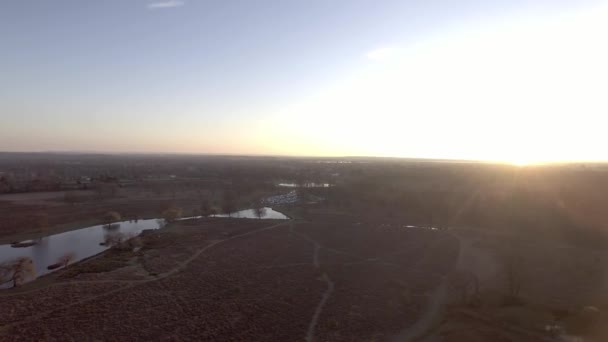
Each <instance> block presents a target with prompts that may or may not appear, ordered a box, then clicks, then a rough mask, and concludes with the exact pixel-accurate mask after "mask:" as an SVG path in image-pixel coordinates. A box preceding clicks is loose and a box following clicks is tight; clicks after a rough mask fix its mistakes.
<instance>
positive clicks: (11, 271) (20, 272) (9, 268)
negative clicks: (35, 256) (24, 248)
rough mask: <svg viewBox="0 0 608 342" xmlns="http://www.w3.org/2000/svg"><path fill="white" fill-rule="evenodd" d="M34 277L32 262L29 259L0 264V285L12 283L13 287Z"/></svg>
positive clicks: (22, 258)
mask: <svg viewBox="0 0 608 342" xmlns="http://www.w3.org/2000/svg"><path fill="white" fill-rule="evenodd" d="M35 277H36V269H35V267H34V261H32V259H31V258H29V257H19V258H17V259H15V260H12V261H8V262H5V263H3V264H0V285H2V284H6V283H12V285H13V287H17V286H19V285H21V284H23V283H24V282H25V281H27V280H28V279H31V278H35Z"/></svg>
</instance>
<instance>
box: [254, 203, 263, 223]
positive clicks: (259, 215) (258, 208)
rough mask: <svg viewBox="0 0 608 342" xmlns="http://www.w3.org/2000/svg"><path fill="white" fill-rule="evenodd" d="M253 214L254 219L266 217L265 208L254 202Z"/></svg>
mask: <svg viewBox="0 0 608 342" xmlns="http://www.w3.org/2000/svg"><path fill="white" fill-rule="evenodd" d="M253 213H254V214H255V217H257V218H258V219H262V217H264V216H265V215H266V208H264V206H263V205H262V202H260V201H256V202H255V203H254V204H253Z"/></svg>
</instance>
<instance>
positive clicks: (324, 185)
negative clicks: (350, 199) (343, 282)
mask: <svg viewBox="0 0 608 342" xmlns="http://www.w3.org/2000/svg"><path fill="white" fill-rule="evenodd" d="M277 186H279V187H282V188H300V187H303V188H329V187H332V186H334V185H333V184H329V183H304V184H297V183H279V184H277Z"/></svg>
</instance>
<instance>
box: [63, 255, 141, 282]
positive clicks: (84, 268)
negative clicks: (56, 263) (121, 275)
mask: <svg viewBox="0 0 608 342" xmlns="http://www.w3.org/2000/svg"><path fill="white" fill-rule="evenodd" d="M134 255H135V254H134V253H133V252H131V251H121V250H110V251H108V252H107V253H106V254H105V255H103V256H101V257H99V258H95V259H93V260H90V261H87V262H84V263H80V264H75V265H73V266H70V268H69V269H66V270H64V271H63V272H61V274H60V275H59V278H60V279H71V278H75V277H77V276H78V275H79V274H82V273H103V272H110V271H114V270H117V269H119V268H123V267H125V266H128V265H129V261H130V260H131V258H133V256H134Z"/></svg>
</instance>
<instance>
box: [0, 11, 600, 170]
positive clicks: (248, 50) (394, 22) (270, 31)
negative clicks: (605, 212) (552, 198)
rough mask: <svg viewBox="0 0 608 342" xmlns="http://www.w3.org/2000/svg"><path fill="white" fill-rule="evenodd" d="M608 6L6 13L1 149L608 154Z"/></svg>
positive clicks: (530, 158)
mask: <svg viewBox="0 0 608 342" xmlns="http://www.w3.org/2000/svg"><path fill="white" fill-rule="evenodd" d="M606 36H608V3H607V2H606V1H580V2H577V3H576V4H575V5H574V4H572V2H567V1H548V0H547V1H542V0H539V1H527V2H526V1H496V2H493V3H492V4H485V5H481V4H479V3H477V2H474V1H461V2H460V3H459V4H454V2H450V1H447V0H446V1H436V2H428V1H412V2H408V3H407V4H405V2H404V1H386V2H382V4H372V3H369V2H366V1H354V0H353V1H346V0H344V1H342V0H336V1H332V2H327V1H320V0H319V1H311V2H306V3H304V2H296V1H260V2H256V4H253V2H252V3H249V2H245V3H242V2H238V3H237V2H233V1H225V2H224V1H222V2H217V3H214V2H202V1H201V2H199V1H156V2H155V1H149V2H147V1H136V0H134V1H128V2H125V1H115V0H113V1H107V2H103V3H96V2H74V1H64V0H59V1H54V2H53V3H52V4H50V3H44V4H41V3H37V2H33V1H23V2H21V1H19V2H11V3H6V4H2V5H0V41H1V42H2V43H3V45H2V49H3V51H2V55H3V57H2V58H0V75H2V77H0V116H1V122H2V124H1V125H0V151H104V152H178V153H215V154H222V153H227V154H263V155H295V156H302V155H310V156H383V157H412V158H446V159H469V160H489V161H503V162H509V163H514V164H518V165H524V164H530V163H536V162H548V161H601V160H608V149H606V146H608V138H607V135H606V134H605V133H604V131H605V129H604V126H605V125H606V124H608V119H605V118H606V117H608V96H607V95H606V94H608V62H607V61H608V44H607V43H606V38H605V37H606Z"/></svg>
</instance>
